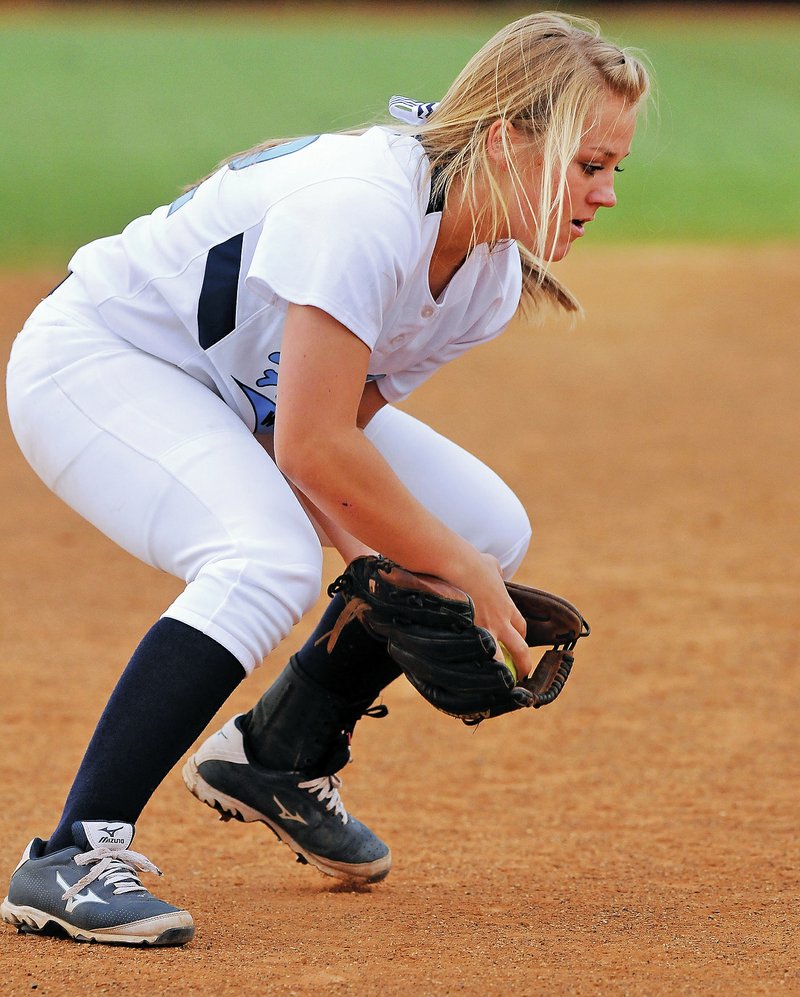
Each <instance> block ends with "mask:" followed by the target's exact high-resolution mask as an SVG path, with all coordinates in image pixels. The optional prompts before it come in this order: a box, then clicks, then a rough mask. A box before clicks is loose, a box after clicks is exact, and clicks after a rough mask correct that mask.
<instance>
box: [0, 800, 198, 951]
mask: <svg viewBox="0 0 800 997" xmlns="http://www.w3.org/2000/svg"><path fill="white" fill-rule="evenodd" d="M133 835H134V829H133V826H132V825H131V824H124V823H121V822H119V821H106V822H104V821H97V820H92V821H88V820H86V821H76V822H75V823H74V824H73V825H72V837H73V841H74V844H73V845H71V846H69V847H68V848H62V849H61V850H60V851H57V852H53V853H52V854H51V855H44V854H43V851H44V847H45V842H43V841H42V840H41V839H39V838H34V839H33V841H31V843H30V844H29V845H28V847H27V848H26V849H25V852H24V853H23V856H22V859H21V861H20V863H19V865H18V866H17V868H16V869H15V870H14V874H13V875H12V877H11V885H10V886H9V889H8V896H7V897H6V898H5V900H4V901H3V903H2V905H0V914H2V917H3V920H4V921H7V922H8V923H9V924H13V925H14V926H15V927H16V928H17V929H18V930H19V931H21V932H29V933H33V934H56V935H66V936H67V937H69V938H72V939H74V940H75V941H77V942H105V943H107V944H116V945H184V944H185V943H186V942H188V941H191V939H192V938H193V937H194V922H193V921H192V916H191V914H189V912H188V911H185V910H181V909H180V908H178V907H173V906H172V905H171V904H168V903H165V902H164V901H163V900H158V899H157V898H156V897H154V896H153V895H152V894H151V893H150V892H148V890H147V889H146V888H145V887H144V886H142V884H141V882H140V880H139V873H142V872H154V873H156V874H157V875H159V876H160V875H161V873H160V871H159V869H157V868H156V866H154V865H153V863H152V862H151V861H150V860H149V859H147V858H145V857H144V855H140V854H139V853H138V852H133V851H131V850H130V844H131V842H132V840H133Z"/></svg>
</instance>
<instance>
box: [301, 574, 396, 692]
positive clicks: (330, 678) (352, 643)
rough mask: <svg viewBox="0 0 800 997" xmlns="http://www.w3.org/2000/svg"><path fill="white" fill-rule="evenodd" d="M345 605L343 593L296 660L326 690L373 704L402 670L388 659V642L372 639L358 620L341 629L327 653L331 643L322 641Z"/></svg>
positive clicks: (336, 596) (323, 617)
mask: <svg viewBox="0 0 800 997" xmlns="http://www.w3.org/2000/svg"><path fill="white" fill-rule="evenodd" d="M344 606H345V601H344V598H343V597H342V596H341V594H337V595H335V596H334V597H333V599H331V601H330V603H329V604H328V606H327V608H326V610H325V612H324V613H323V615H322V619H321V620H320V621H319V623H318V624H317V626H316V628H315V629H314V633H312V634H311V636H310V637H309V638H308V640H307V641H306V642H305V644H304V645H303V646H302V647H301V648H300V650H299V651H298V652H297V654H296V655H295V659H296V661H297V662H298V663H299V665H300V667H301V669H302V670H303V672H304V673H305V674H306V675H307V676H308V677H309V678H310V679H313V680H314V681H315V682H316V683H317V684H318V685H321V686H322V687H323V689H328V690H329V691H330V692H335V693H336V694H337V695H338V696H341V697H342V698H343V699H346V700H347V701H348V702H350V703H360V702H362V701H365V700H366V701H367V702H372V700H373V699H376V698H377V697H378V696H379V695H380V693H381V691H382V690H383V689H385V688H386V686H387V685H389V683H390V682H393V681H394V680H395V679H396V678H397V677H398V676H399V675H400V673H401V669H400V668H399V667H398V666H397V665H396V664H395V663H394V662H393V661H392V659H391V658H390V657H389V654H388V652H387V650H386V645H385V642H384V641H381V640H376V639H375V638H374V637H371V636H370V635H369V634H368V633H367V631H366V630H365V629H364V627H363V626H362V625H361V623H359V622H358V620H353V621H352V622H351V623H348V624H347V626H346V627H344V628H343V629H342V632H341V633H340V634H339V639H338V640H337V641H336V643H335V644H334V646H333V650H331V651H328V641H327V640H325V639H322V640H320V638H324V637H325V635H326V634H328V633H330V631H331V630H332V629H333V627H334V624H335V623H336V621H337V620H338V619H339V616H340V614H341V612H342V610H343V609H344Z"/></svg>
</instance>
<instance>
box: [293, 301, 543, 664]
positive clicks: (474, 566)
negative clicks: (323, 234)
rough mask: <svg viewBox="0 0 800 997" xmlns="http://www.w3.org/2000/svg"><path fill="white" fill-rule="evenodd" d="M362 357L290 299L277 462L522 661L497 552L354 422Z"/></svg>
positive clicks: (351, 338) (327, 320)
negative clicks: (411, 485)
mask: <svg viewBox="0 0 800 997" xmlns="http://www.w3.org/2000/svg"><path fill="white" fill-rule="evenodd" d="M369 357H370V353H369V348H368V347H367V346H366V345H365V344H364V343H363V342H362V341H361V340H360V339H359V338H358V337H357V336H355V335H354V334H353V333H351V332H350V331H349V330H348V329H347V328H346V327H345V326H343V325H342V324H341V323H339V322H338V321H336V319H334V318H333V317H332V316H330V315H328V314H327V313H326V312H323V311H321V310H320V309H318V308H314V307H311V306H307V305H290V306H289V309H288V312H287V316H286V325H285V328H284V336H283V343H282V346H281V373H280V379H279V382H278V398H277V410H276V416H275V459H276V462H277V464H278V466H279V467H280V469H281V471H282V472H283V473H284V474H285V475H286V477H287V478H289V480H290V481H292V482H294V484H295V485H296V486H297V487H298V488H299V489H300V491H301V492H303V494H305V495H307V496H308V498H309V499H310V501H311V502H312V503H313V504H314V505H315V506H316V507H317V508H318V509H319V510H320V511H321V513H322V514H323V516H325V517H327V518H328V519H329V520H330V521H331V522H332V523H333V524H334V525H335V526H337V527H339V528H340V529H341V530H343V531H344V532H345V533H346V534H349V535H350V536H352V537H355V538H357V539H358V540H359V541H360V542H361V543H362V544H364V545H365V546H366V547H367V548H369V549H372V550H375V551H380V553H381V554H383V555H385V556H386V557H389V558H391V559H392V560H393V561H396V562H398V563H399V564H402V565H404V566H405V567H407V568H409V569H410V570H412V571H417V572H422V573H426V574H432V575H438V576H440V577H443V578H447V579H448V580H449V581H450V582H452V583H453V584H455V585H458V586H459V587H460V588H462V589H464V590H465V591H466V592H469V594H470V595H471V596H472V598H473V601H474V603H475V610H476V621H477V622H478V623H479V625H480V626H483V627H485V628H486V629H487V630H489V631H490V632H491V633H492V634H493V635H494V636H495V637H496V638H497V639H499V640H501V641H502V642H503V643H504V644H505V645H506V647H507V648H508V649H509V651H511V653H512V656H513V658H514V660H515V662H516V663H517V666H518V668H519V669H520V671H522V670H523V669H525V670H527V668H528V665H529V661H528V652H527V646H526V644H525V641H524V640H523V638H522V636H521V635H522V634H524V631H525V623H524V620H523V618H522V616H521V614H520V613H519V611H518V610H517V608H516V607H515V606H514V604H513V603H512V602H511V600H510V599H509V597H508V594H507V593H506V590H505V585H504V584H503V579H502V576H501V573H500V568H499V565H498V563H497V561H496V559H495V558H493V557H491V556H490V555H487V554H481V553H480V552H478V551H477V550H476V549H475V548H474V547H473V546H472V545H471V544H470V543H468V542H467V541H465V540H464V539H463V538H462V537H460V536H459V535H458V534H457V533H455V532H454V531H453V530H451V529H449V527H447V526H446V525H445V524H444V523H443V522H442V521H441V520H439V519H438V518H437V517H435V516H433V515H432V514H431V513H430V512H428V510H427V509H426V508H425V507H424V506H423V505H422V503H420V502H419V501H418V500H417V499H416V498H415V497H414V496H413V495H412V494H411V493H410V492H409V491H408V489H407V488H406V487H405V486H404V485H403V484H402V482H401V481H400V479H399V478H398V477H397V475H396V474H395V473H394V471H393V470H392V469H391V467H390V466H389V464H388V463H387V462H386V461H385V460H384V458H383V456H382V455H381V454H380V453H379V451H378V450H377V449H376V448H375V447H374V446H373V445H372V443H371V442H370V441H369V440H368V439H367V437H366V436H365V435H364V433H363V432H362V431H361V429H360V427H359V421H362V422H363V420H364V403H363V402H362V398H363V397H364V383H365V381H366V376H367V370H368V366H369ZM367 397H369V396H367ZM360 410H361V420H360V418H359V411H360ZM433 470H434V469H432V471H433Z"/></svg>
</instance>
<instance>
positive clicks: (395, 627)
mask: <svg viewBox="0 0 800 997" xmlns="http://www.w3.org/2000/svg"><path fill="white" fill-rule="evenodd" d="M506 588H507V590H508V594H509V596H510V597H511V599H512V600H513V601H514V604H515V605H516V606H517V608H518V609H519V611H520V613H521V614H522V615H523V617H524V618H525V620H526V622H527V625H528V629H527V634H526V638H525V639H526V642H527V644H528V646H529V647H541V646H547V647H548V648H549V650H547V651H545V652H544V654H543V656H542V658H541V660H540V661H539V663H538V665H537V666H536V668H535V669H534V670H533V673H532V674H531V675H530V676H521V677H520V678H519V680H515V675H514V673H513V672H512V670H511V669H510V668H508V667H507V665H506V664H504V663H503V662H502V661H500V660H498V658H497V654H498V649H497V645H496V644H495V641H494V638H493V637H492V635H491V634H490V633H489V632H488V630H484V629H483V628H482V627H478V626H476V625H475V616H474V607H473V604H472V600H471V599H470V597H469V596H468V595H467V594H466V593H465V592H462V591H461V589H458V588H456V587H455V586H453V585H450V584H449V583H448V582H446V581H444V580H443V579H441V578H435V577H433V576H432V575H418V574H414V573H413V572H410V571H406V570H405V568H401V567H400V566H399V565H398V564H395V563H394V562H392V561H389V560H387V559H386V558H383V557H359V558H357V559H356V560H355V561H353V562H352V563H351V564H349V565H348V566H347V568H346V569H345V571H344V573H343V574H341V575H340V576H339V577H338V578H337V579H336V580H335V581H334V582H332V583H331V585H330V586H329V587H328V595H330V596H333V595H334V594H335V593H337V592H341V593H342V595H343V596H344V598H345V600H346V605H345V608H344V609H343V610H342V613H341V615H340V616H339V619H338V621H337V624H336V626H335V627H334V629H333V631H331V633H330V635H328V641H329V644H328V646H329V647H332V646H333V644H334V643H335V642H336V639H337V637H338V635H339V633H340V631H341V629H342V628H343V627H344V626H346V625H347V624H348V623H349V622H350V621H351V620H353V619H358V620H360V621H361V623H362V624H363V626H364V627H366V629H367V631H368V632H369V633H371V634H372V635H373V636H374V637H376V638H377V639H381V640H385V641H386V646H387V649H388V652H389V654H390V656H391V657H392V659H393V660H394V661H396V662H397V664H398V665H399V666H400V667H401V668H402V669H403V672H404V673H405V675H406V677H407V678H408V680H409V682H411V684H412V685H413V686H414V688H415V689H416V690H417V691H418V692H419V693H420V694H421V695H422V696H424V697H425V699H427V700H428V702H429V703H431V704H433V706H435V707H436V708H437V709H439V710H442V712H444V713H448V714H449V715H450V716H454V717H458V718H459V719H460V720H463V721H464V722H465V723H467V724H477V723H480V722H481V721H482V720H487V719H489V718H491V717H498V716H502V715H503V714H504V713H509V712H511V711H512V710H518V709H521V708H523V707H530V706H532V707H534V708H535V709H538V708H539V707H540V706H546V705H547V704H548V703H552V702H553V700H554V699H555V698H556V697H557V696H558V694H559V693H560V692H561V690H562V688H563V687H564V683H565V682H566V681H567V678H568V677H569V673H570V669H571V668H572V663H573V660H574V658H573V655H572V650H573V648H574V647H575V644H576V642H577V641H578V639H579V638H580V637H586V636H587V635H588V634H589V624H588V623H587V622H586V620H584V618H583V617H582V616H581V614H580V613H579V612H578V610H577V609H576V608H575V607H574V606H572V605H571V604H570V603H568V602H567V601H566V600H565V599H562V598H560V597H559V596H557V595H552V594H551V593H549V592H542V591H540V590H539V589H533V588H528V587H527V586H525V585H518V584H515V583H513V582H508V583H507V584H506Z"/></svg>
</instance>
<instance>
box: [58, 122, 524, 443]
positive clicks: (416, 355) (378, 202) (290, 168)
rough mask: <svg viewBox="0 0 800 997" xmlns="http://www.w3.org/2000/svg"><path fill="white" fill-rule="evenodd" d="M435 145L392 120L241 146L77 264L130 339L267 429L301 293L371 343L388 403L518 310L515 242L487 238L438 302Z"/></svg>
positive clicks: (100, 305)
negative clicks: (247, 148)
mask: <svg viewBox="0 0 800 997" xmlns="http://www.w3.org/2000/svg"><path fill="white" fill-rule="evenodd" d="M425 165H426V164H425V159H424V150H423V149H422V146H421V145H420V143H419V142H417V141H416V140H415V139H413V138H410V137H402V136H398V135H396V134H395V133H393V132H391V131H390V130H388V129H385V128H372V129H370V130H368V131H367V132H366V133H364V134H363V135H361V136H343V135H322V136H319V137H312V138H306V139H300V140H298V141H296V142H291V143H287V144H285V145H282V146H277V147H275V148H273V149H269V150H267V151H265V152H262V153H259V154H254V155H250V156H246V157H242V158H240V159H239V160H236V161H234V162H233V163H231V164H229V165H226V166H224V167H222V168H221V169H219V170H218V171H217V172H216V173H215V174H214V175H213V176H211V177H210V178H209V179H207V180H205V181H204V182H203V183H202V184H200V185H199V186H198V187H196V188H195V189H193V190H192V191H190V192H189V193H187V194H184V195H183V196H182V197H179V198H178V199H177V200H176V201H175V202H174V203H173V204H171V205H166V206H162V207H159V208H157V209H156V210H155V211H154V212H153V213H152V214H151V215H146V216H144V217H141V218H138V219H136V220H135V221H133V222H132V223H131V224H130V225H128V226H127V228H126V229H125V230H124V231H123V232H122V233H121V234H120V235H116V236H112V237H109V238H106V239H100V240H98V241H96V242H93V243H90V244H89V245H87V246H84V247H83V248H82V249H80V250H78V252H77V253H76V254H75V256H74V257H73V259H72V260H71V262H70V265H69V268H70V270H71V271H72V272H73V273H74V274H75V275H76V276H77V278H78V279H79V280H80V281H81V283H82V284H83V286H84V288H85V291H86V294H87V295H88V298H89V300H90V301H91V302H92V304H93V305H94V306H95V307H96V308H97V309H98V311H99V313H100V314H101V316H102V318H103V319H104V321H105V322H106V323H107V324H108V326H109V327H110V328H111V329H112V330H113V331H114V332H115V333H116V334H117V335H118V336H120V337H122V338H123V339H125V340H127V341H128V342H130V343H131V344H133V345H134V346H136V347H137V348H139V349H141V350H143V351H145V352H147V353H150V354H153V355H154V356H157V357H160V358H162V359H164V360H166V361H168V362H169V363H171V364H174V365H176V366H177V367H180V368H181V369H183V370H184V371H186V372H188V373H189V374H190V375H192V376H193V377H195V378H196V379H198V380H200V381H202V382H203V383H204V384H206V385H207V386H208V387H210V388H212V389H213V390H214V391H216V392H217V393H218V394H219V395H220V397H221V398H222V399H223V400H224V401H225V402H226V403H227V404H228V405H229V406H230V407H231V408H233V409H234V411H236V412H237V413H238V414H239V415H240V417H241V418H242V419H243V420H244V421H245V422H246V424H247V425H248V426H249V427H250V429H251V430H253V431H255V432H263V431H268V430H269V429H270V428H271V426H272V424H273V422H274V418H275V397H276V388H277V383H278V378H279V373H280V350H281V337H282V334H283V327H284V321H285V316H286V309H287V306H288V303H289V302H293V303H296V304H306V305H314V306H316V307H318V308H321V309H323V310H324V311H326V312H328V313H329V314H330V315H332V316H333V317H334V318H335V319H337V320H338V321H339V322H341V323H342V324H343V325H345V326H346V327H347V328H348V329H350V330H351V331H352V332H353V333H354V334H355V335H356V336H358V337H359V339H361V340H362V341H363V342H364V343H365V344H366V345H367V346H368V347H369V349H370V351H371V359H370V364H369V377H370V378H373V379H380V385H379V386H380V391H381V394H382V395H383V397H384V398H386V400H387V401H389V402H394V401H398V400H400V399H402V398H405V397H406V396H407V395H408V394H409V393H410V392H411V391H413V389H414V388H416V387H417V386H418V385H419V384H420V383H422V382H423V381H424V380H425V379H426V378H427V377H429V376H430V375H431V374H432V373H433V372H434V371H435V370H436V369H437V368H438V367H440V366H441V365H442V364H444V363H447V362H448V361H450V360H452V359H454V358H455V357H457V356H458V355H459V354H461V353H463V352H465V351H466V350H467V349H469V348H470V347H472V346H474V345H476V344H478V343H481V342H485V341H486V340H489V339H491V338H493V337H494V336H496V335H498V334H499V333H500V332H501V331H502V330H503V329H504V328H505V326H506V325H507V323H508V322H509V320H510V319H511V317H512V316H513V314H514V312H515V311H516V308H517V305H518V302H519V296H520V291H521V265H520V259H519V253H518V250H517V247H516V244H515V243H514V242H511V241H507V242H503V243H501V244H499V245H498V246H496V247H494V249H493V250H492V251H491V252H490V250H489V248H488V247H487V246H485V245H481V246H478V247H477V248H476V249H475V250H474V251H473V252H472V253H471V254H470V256H469V257H468V258H467V260H466V262H465V263H464V265H463V266H462V267H461V268H460V270H459V271H458V272H457V273H456V274H455V276H454V277H453V279H452V280H451V281H450V283H449V285H448V286H447V288H446V289H445V290H444V292H443V294H442V295H441V296H440V297H439V298H438V299H434V298H433V297H432V295H431V292H430V287H429V283H428V270H429V266H430V260H431V254H432V252H433V248H434V244H435V241H436V236H437V233H438V230H439V224H440V221H441V212H440V211H435V210H429V205H428V200H429V194H430V182H429V180H428V179H427V176H426V173H427V171H426V169H425Z"/></svg>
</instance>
